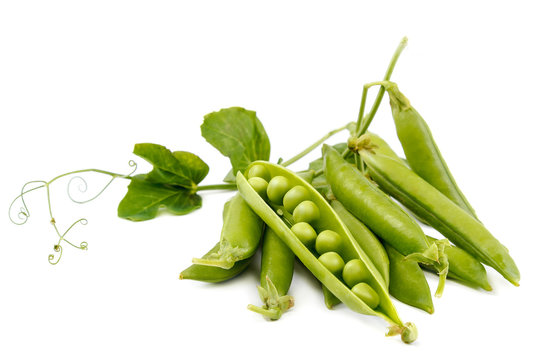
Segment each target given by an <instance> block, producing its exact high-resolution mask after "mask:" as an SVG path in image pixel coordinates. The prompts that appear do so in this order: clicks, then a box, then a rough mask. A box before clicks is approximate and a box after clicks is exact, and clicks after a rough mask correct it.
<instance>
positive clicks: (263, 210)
mask: <svg viewBox="0 0 540 360" xmlns="http://www.w3.org/2000/svg"><path fill="white" fill-rule="evenodd" d="M257 164H266V166H267V168H268V170H269V171H270V174H271V176H272V177H275V176H284V177H286V178H287V179H288V181H289V183H290V185H291V187H292V186H296V185H302V186H305V187H306V188H307V189H308V190H309V191H310V193H311V201H313V202H314V203H315V204H316V205H317V207H318V209H319V211H320V216H319V218H318V219H317V220H315V221H314V222H313V223H312V225H313V227H314V228H315V229H316V230H317V231H318V232H321V231H322V230H327V229H328V230H332V231H335V232H336V233H338V234H339V235H340V236H341V237H342V239H343V246H342V249H341V251H340V255H341V257H342V258H343V259H344V261H349V260H351V259H361V260H362V261H363V262H364V263H365V264H366V266H367V268H368V269H369V270H370V272H371V275H372V279H371V282H370V283H371V285H372V287H373V289H374V291H375V292H376V293H377V295H378V296H379V298H380V303H379V305H378V306H377V307H376V308H375V309H372V308H370V307H369V306H368V305H367V304H366V303H365V302H364V301H362V300H361V299H360V298H359V297H358V296H356V295H355V294H354V293H353V292H352V291H351V290H350V289H349V288H348V287H347V286H346V285H345V284H344V283H343V282H342V281H341V280H340V279H339V278H337V277H336V276H335V275H334V274H332V273H331V272H330V271H329V270H328V269H327V268H326V267H325V266H324V265H323V264H322V263H321V262H320V261H318V260H317V256H316V255H315V254H314V253H313V252H312V251H311V250H310V249H308V248H307V247H305V246H304V244H302V242H301V241H300V240H299V239H298V238H297V237H296V236H295V235H294V233H293V232H292V231H291V230H290V228H289V226H290V225H291V223H290V220H289V217H288V216H287V214H286V213H285V212H284V211H283V207H282V206H276V205H274V204H273V205H272V206H273V207H271V206H270V205H269V204H267V203H266V202H265V201H264V200H263V199H262V198H261V197H260V196H259V195H258V194H257V192H256V191H255V190H253V188H252V187H251V186H250V185H249V183H248V182H247V180H246V178H245V177H244V176H243V174H242V173H241V172H238V174H237V177H236V179H237V186H238V190H239V192H240V194H241V195H242V196H243V197H244V199H245V201H246V202H247V203H248V204H249V206H250V207H251V208H252V209H253V211H254V212H255V213H256V214H257V215H258V216H260V217H261V219H263V221H264V222H265V223H266V224H267V225H268V227H270V228H271V229H272V230H274V232H275V233H276V234H277V235H278V237H279V238H280V239H281V240H282V241H283V242H284V243H285V244H286V245H287V246H288V247H289V248H290V249H291V250H292V251H293V253H294V254H295V255H296V257H297V258H298V259H299V260H300V261H301V262H302V263H303V264H304V265H305V266H306V268H307V269H308V270H309V271H310V272H311V273H312V274H313V275H314V276H315V277H316V278H317V279H318V280H319V281H320V282H321V283H322V284H323V285H324V286H325V287H326V288H327V289H328V290H329V291H330V292H332V293H333V294H334V295H335V296H336V297H337V298H338V299H339V300H340V301H342V302H343V303H344V304H345V305H347V306H348V307H349V308H350V309H352V310H353V311H356V312H359V313H362V314H367V315H374V316H378V317H381V318H382V319H384V320H386V321H388V322H389V323H390V324H391V328H390V330H389V334H392V335H397V334H401V337H402V340H403V341H406V342H412V341H414V339H415V338H416V328H415V326H414V325H413V324H410V323H406V324H403V322H402V321H401V320H400V319H399V316H398V314H397V312H396V310H395V308H394V305H393V304H392V301H391V300H390V296H389V294H388V292H387V290H386V285H385V283H384V280H383V279H382V276H381V274H379V272H378V271H377V269H376V268H375V267H374V266H373V264H372V262H371V260H370V259H369V258H368V257H367V255H366V254H365V253H364V251H363V250H362V249H361V248H360V246H359V245H358V244H357V243H356V241H354V240H353V239H352V235H351V234H350V232H349V230H348V229H347V228H346V227H345V225H344V224H343V223H342V221H341V220H340V219H339V217H338V216H337V214H336V213H335V212H334V210H333V209H332V207H330V205H329V204H328V203H327V202H326V200H325V199H324V198H323V197H322V196H321V195H320V194H319V193H318V192H317V191H316V190H315V189H314V188H313V187H311V185H309V184H308V183H307V182H305V181H304V180H303V179H301V178H300V177H298V176H297V175H296V174H294V173H293V172H291V171H289V170H287V169H285V168H284V167H282V166H279V165H275V164H271V163H268V162H264V161H256V162H254V163H253V164H252V165H251V166H254V165H257ZM279 214H282V215H281V216H280V215H279ZM288 215H289V216H290V214H288Z"/></svg>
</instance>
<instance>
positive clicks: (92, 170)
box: [47, 169, 132, 185]
mask: <svg viewBox="0 0 540 360" xmlns="http://www.w3.org/2000/svg"><path fill="white" fill-rule="evenodd" d="M85 172H95V173H98V174H104V175H109V176H111V177H113V178H115V179H116V178H120V179H128V180H131V179H132V176H131V174H129V175H123V174H117V173H113V172H110V171H106V170H100V169H83V170H75V171H70V172H67V173H65V174H62V175H58V176H56V177H54V178H52V179H51V180H49V181H48V182H47V184H48V185H50V184H51V183H52V182H54V181H56V180H58V179H60V178H63V177H65V176H69V175H75V174H80V173H85Z"/></svg>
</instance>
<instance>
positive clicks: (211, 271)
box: [180, 201, 253, 283]
mask: <svg viewBox="0 0 540 360" xmlns="http://www.w3.org/2000/svg"><path fill="white" fill-rule="evenodd" d="M230 204H231V202H230V201H227V202H226V203H225V205H224V206H223V221H225V219H227V218H228V214H229V207H230ZM219 249H220V242H218V243H217V244H216V245H215V246H214V247H213V248H212V249H211V250H210V251H209V252H207V253H206V254H205V255H204V256H203V257H202V258H203V259H207V258H208V257H212V256H213V255H214V254H215V253H217V252H219ZM251 260H253V256H250V257H248V258H247V259H244V260H240V261H237V262H235V263H234V265H233V267H231V268H230V269H223V268H220V267H217V266H207V265H198V264H193V265H191V266H190V267H188V268H187V269H185V270H184V271H182V272H181V273H180V280H184V279H189V280H197V281H204V282H210V283H217V282H222V281H226V280H229V279H232V278H233V277H235V276H237V275H239V274H240V273H241V272H243V271H244V270H245V269H246V268H247V267H248V266H249V264H250V263H251Z"/></svg>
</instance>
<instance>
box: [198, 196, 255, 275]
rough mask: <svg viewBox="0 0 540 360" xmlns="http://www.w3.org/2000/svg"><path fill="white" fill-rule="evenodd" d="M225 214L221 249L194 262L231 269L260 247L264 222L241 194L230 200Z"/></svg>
mask: <svg viewBox="0 0 540 360" xmlns="http://www.w3.org/2000/svg"><path fill="white" fill-rule="evenodd" d="M228 207H229V210H228V211H227V212H226V213H225V214H224V219H223V228H222V230H221V239H220V242H219V245H220V246H219V250H217V251H215V252H213V253H211V254H207V255H206V256H205V257H204V258H201V259H197V258H194V259H193V263H194V264H198V265H206V266H217V267H220V268H223V269H230V268H232V267H233V266H234V264H235V263H236V262H237V261H240V260H244V259H247V258H250V257H251V256H253V254H254V253H255V251H256V250H257V248H258V247H259V241H260V239H261V235H262V230H263V224H262V221H261V219H260V218H259V217H258V216H257V215H256V214H255V213H254V212H253V211H252V210H251V208H250V207H249V206H248V205H247V204H246V203H245V201H244V200H243V199H242V197H241V196H240V194H236V195H235V196H234V197H233V198H232V199H231V200H229V205H228Z"/></svg>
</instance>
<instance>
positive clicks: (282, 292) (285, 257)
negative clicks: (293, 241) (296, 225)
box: [248, 227, 295, 320]
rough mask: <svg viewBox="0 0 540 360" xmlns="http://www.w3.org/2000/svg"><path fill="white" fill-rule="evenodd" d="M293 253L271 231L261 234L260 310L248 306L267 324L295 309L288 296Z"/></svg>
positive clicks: (257, 307)
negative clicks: (265, 319) (261, 316)
mask: <svg viewBox="0 0 540 360" xmlns="http://www.w3.org/2000/svg"><path fill="white" fill-rule="evenodd" d="M294 259H295V257H294V253H293V252H292V251H291V250H290V249H289V248H288V247H287V245H285V244H284V243H283V241H281V239H280V238H279V237H278V236H277V235H276V233H275V232H274V231H272V229H270V228H268V227H267V228H266V230H265V231H264V237H263V244H262V254H261V285H260V286H259V287H258V290H259V295H260V297H261V300H262V302H263V306H262V307H259V306H254V305H249V306H248V309H249V310H251V311H255V312H257V313H259V314H261V315H263V316H264V317H265V318H267V319H270V320H278V319H279V318H280V317H281V315H282V314H283V312H285V311H287V310H288V309H290V308H291V307H292V306H293V305H294V299H293V298H292V296H289V295H287V292H288V291H289V287H290V286H291V282H292V278H293V272H294Z"/></svg>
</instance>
